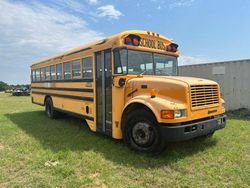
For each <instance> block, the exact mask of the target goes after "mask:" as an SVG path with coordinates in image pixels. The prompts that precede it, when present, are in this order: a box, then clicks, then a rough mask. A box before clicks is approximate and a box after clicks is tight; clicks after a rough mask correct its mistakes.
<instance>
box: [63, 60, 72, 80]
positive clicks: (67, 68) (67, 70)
mask: <svg viewBox="0 0 250 188" xmlns="http://www.w3.org/2000/svg"><path fill="white" fill-rule="evenodd" d="M63 69H64V79H65V80H69V79H71V71H70V63H69V62H68V63H64V64H63Z"/></svg>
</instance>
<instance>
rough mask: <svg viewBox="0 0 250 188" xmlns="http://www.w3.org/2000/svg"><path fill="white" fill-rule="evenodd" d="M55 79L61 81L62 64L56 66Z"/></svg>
mask: <svg viewBox="0 0 250 188" xmlns="http://www.w3.org/2000/svg"><path fill="white" fill-rule="evenodd" d="M56 79H57V80H61V79H62V64H61V63H60V64H57V65H56Z"/></svg>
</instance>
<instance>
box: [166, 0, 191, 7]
mask: <svg viewBox="0 0 250 188" xmlns="http://www.w3.org/2000/svg"><path fill="white" fill-rule="evenodd" d="M194 1H195V0H174V1H173V2H172V3H171V4H170V6H169V7H170V8H175V7H183V6H186V7H188V6H191V5H192V4H193V3H194Z"/></svg>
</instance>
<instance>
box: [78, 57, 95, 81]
mask: <svg viewBox="0 0 250 188" xmlns="http://www.w3.org/2000/svg"><path fill="white" fill-rule="evenodd" d="M86 59H90V67H87V68H88V69H85V67H86V66H84V60H86ZM93 61H94V58H93V56H87V57H84V58H82V63H81V66H82V69H81V73H82V76H81V78H83V79H93V78H94V66H93V64H94V62H93ZM89 68H91V77H85V76H84V74H85V73H84V72H83V71H84V70H87V71H88V70H90V69H89Z"/></svg>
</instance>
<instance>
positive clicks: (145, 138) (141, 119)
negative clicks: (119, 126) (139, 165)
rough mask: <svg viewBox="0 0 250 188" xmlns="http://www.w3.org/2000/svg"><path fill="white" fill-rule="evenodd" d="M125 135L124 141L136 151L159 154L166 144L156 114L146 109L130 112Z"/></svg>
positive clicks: (124, 130)
mask: <svg viewBox="0 0 250 188" xmlns="http://www.w3.org/2000/svg"><path fill="white" fill-rule="evenodd" d="M123 135H124V136H123V137H124V138H123V139H124V142H125V143H126V144H127V145H128V147H129V148H131V149H132V150H135V151H139V152H143V153H153V154H159V153H161V152H162V151H163V150H164V149H165V146H166V143H165V142H164V139H163V138H162V136H161V133H160V131H159V128H158V127H157V121H156V119H155V117H154V115H153V114H152V113H151V112H149V111H148V110H145V109H137V110H134V111H132V112H130V114H128V116H127V118H126V121H125V125H124V127H123Z"/></svg>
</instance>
